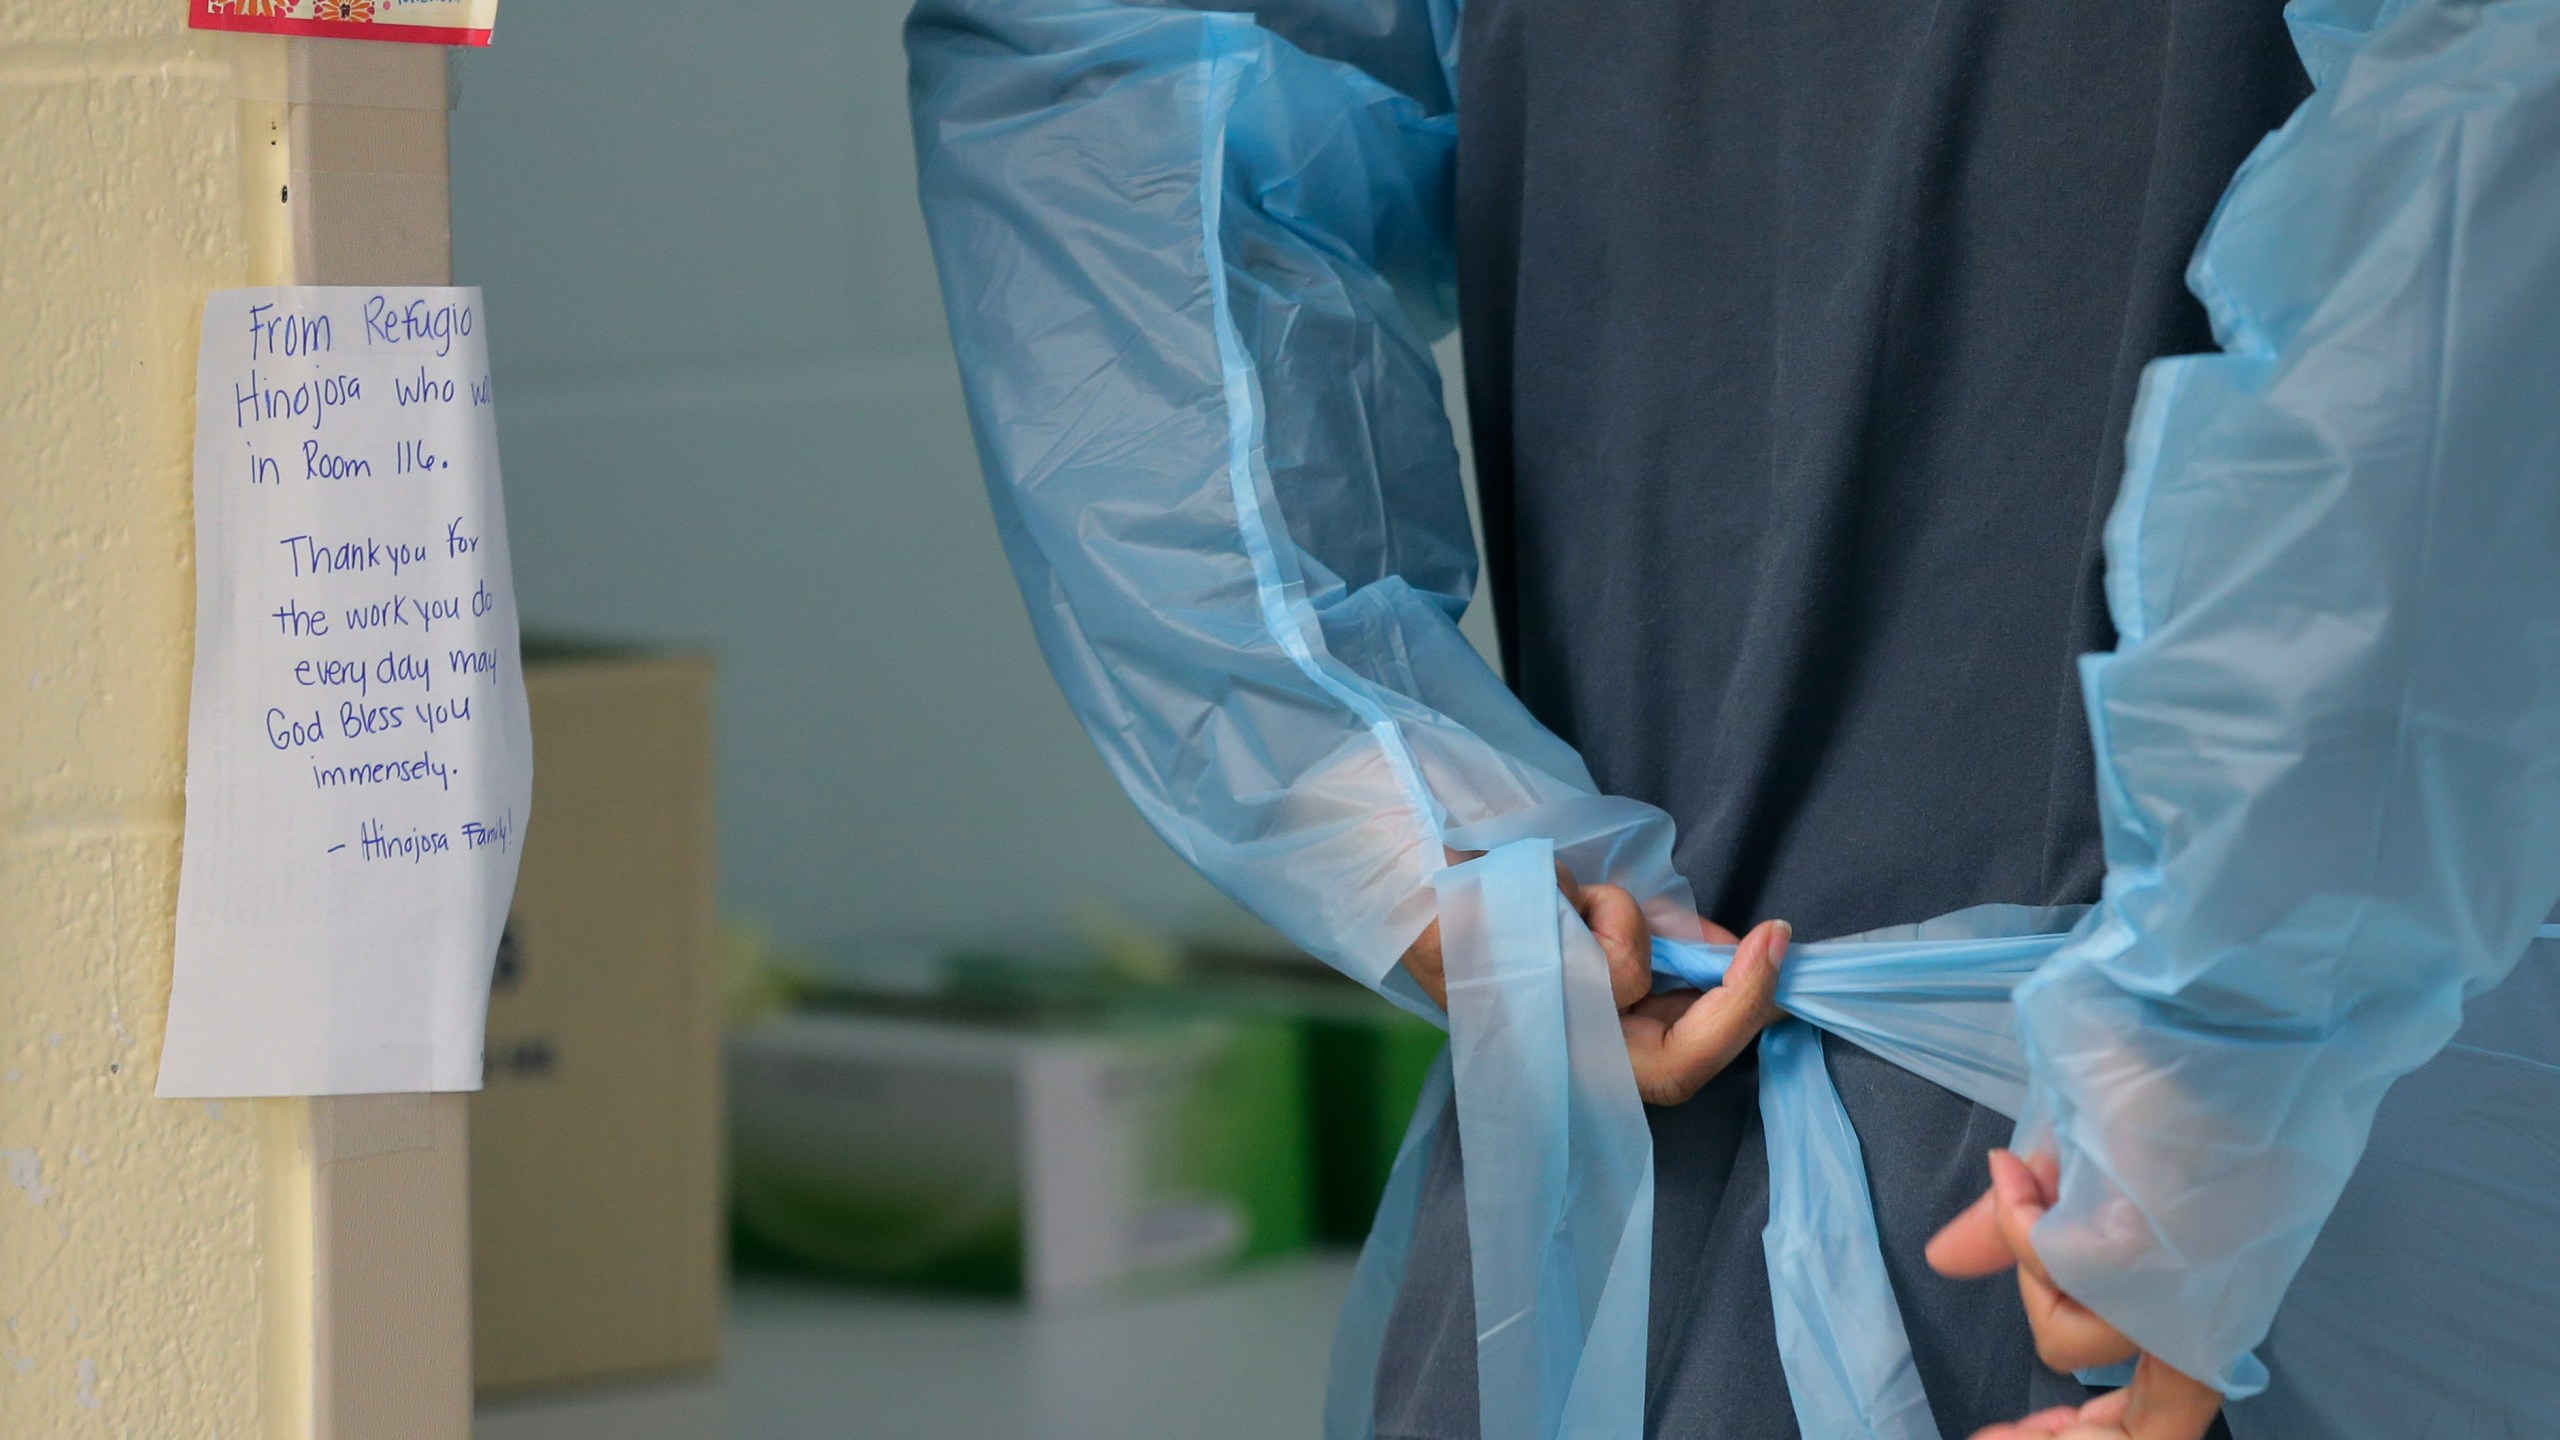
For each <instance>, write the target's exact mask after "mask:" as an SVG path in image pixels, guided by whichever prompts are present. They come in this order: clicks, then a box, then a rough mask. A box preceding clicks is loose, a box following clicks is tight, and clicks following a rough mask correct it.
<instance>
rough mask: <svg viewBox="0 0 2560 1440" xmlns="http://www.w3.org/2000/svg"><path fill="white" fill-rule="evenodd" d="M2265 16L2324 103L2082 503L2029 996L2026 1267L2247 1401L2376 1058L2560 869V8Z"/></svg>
mask: <svg viewBox="0 0 2560 1440" xmlns="http://www.w3.org/2000/svg"><path fill="white" fill-rule="evenodd" d="M2291 13H2292V18H2293V23H2294V25H2295V29H2296V34H2297V38H2298V43H2299V44H2300V45H2301V47H2302V49H2303V51H2304V54H2305V57H2306V60H2307V61H2308V63H2309V64H2310V66H2311V68H2312V70H2313V75H2314V78H2315V80H2316V81H2317V82H2318V85H2319V89H2318V93H2317V94H2316V95H2315V96H2314V98H2313V99H2311V100H2310V101H2309V102H2307V103H2306V104H2305V105H2304V107H2303V109H2302V110H2301V112H2300V113H2298V114H2297V115H2296V116H2295V117H2294V118H2293V120H2292V121H2291V122H2290V123H2289V124H2288V125H2287V126H2286V127H2285V128H2284V129H2283V130H2282V131H2281V132H2279V133H2278V134H2277V135H2276V136H2274V137H2271V139H2270V140H2269V141H2268V142H2267V143H2266V144H2265V145H2264V146H2263V147H2261V149H2260V150H2259V152H2258V153H2257V154H2256V155H2255V156H2253V157H2252V159H2251V160H2250V162H2249V163H2248V165H2247V166H2246V167H2244V169H2243V170H2242V172H2241V175H2240V177H2239V179H2238V180H2237V181H2235V183H2234V185H2233V187H2232V190H2231V193H2230V195H2229V196H2228V197H2227V198H2226V200H2225V201H2224V204H2223V208H2222V210H2221V212H2220V213H2219V214H2218V215H2217V216H2216V218H2215V220H2214V223H2213V225H2212V227H2211V230H2210V232H2209V233H2208V235H2207V238H2206V241H2205V243H2204V245H2203V247H2202V249H2201V250H2200V252H2199V254H2198V257H2197V261H2196V264H2195V267H2194V269H2193V272H2192V280H2193V283H2194V284H2195V286H2196V288H2197V290H2198V293H2199V294H2200V295H2202V296H2203V297H2204V299H2205V301H2206V303H2207V305H2208V307H2209V308H2210V309H2211V311H2212V313H2213V316H2214V321H2215V326H2216V331H2217V334H2218V335H2219V337H2220V338H2221V339H2222V341H2223V344H2224V346H2225V353H2222V354H2217V355H2209V356H2195V357H2187V358H2182V359H2177V360H2170V361H2164V362H2161V363H2159V364H2158V365H2156V366H2155V367H2154V368H2153V370H2152V372H2151V373H2150V375H2149V376H2148V377H2147V380H2146V384H2145V388H2144V392H2143V397H2142V401H2141V403H2140V405H2139V406H2138V407H2137V410H2136V413H2135V418H2134V430H2133V435H2132V440H2131V447H2130V448H2131V463H2130V467H2129V471H2128V474H2127V477H2126V481H2125V491H2124V495H2123V497H2122V499H2121V500H2120V501H2119V503H2118V506H2117V510H2116V513H2115V516H2114V519H2113V522H2112V524H2111V527H2110V530H2109V534H2108V562H2109V576H2108V585H2109V592H2110V601H2111V605H2112V608H2113V611H2114V614H2115V616H2116V620H2117V625H2118V628H2119V629H2120V631H2121V632H2122V635H2123V642H2122V645H2121V646H2120V648H2119V649H2118V650H2117V651H2116V652H2115V653H2113V654H2111V655H2107V656H2102V657H2094V658H2093V659H2092V660H2091V661H2090V662H2089V664H2088V667H2087V672H2086V679H2087V685H2088V691H2089V708H2090V718H2091V725H2092V729H2093V732H2094V735H2095V739H2096V742H2097V751H2098V757H2099V762H2100V763H2099V769H2100V794H2101V800H2102V804H2103V806H2104V812H2105V817H2106V824H2107V827H2108V828H2107V836H2106V840H2107V846H2108V859H2109V879H2108V887H2107V894H2106V897H2105V900H2104V903H2103V904H2102V905H2101V907H2100V909H2099V911H2098V913H2097V914H2096V915H2095V916H2094V917H2093V919H2092V924H2091V925H2090V926H2089V927H2088V928H2086V929H2084V930H2083V932H2082V933H2081V935H2080V938H2079V939H2078V941H2077V942H2076V943H2075V944H2073V945H2071V946H2069V947H2067V948H2066V949H2065V950H2064V951H2063V952H2061V953H2060V954H2059V955H2057V956H2056V957H2055V959H2054V960H2053V961H2052V962H2051V963H2050V964H2049V965H2048V966H2047V967H2045V968H2044V969H2043V970H2042V971H2041V972H2040V973H2038V974H2037V975H2036V976H2035V977H2033V979H2031V980H2030V981H2029V982H2028V983H2027V984H2026V985H2025V986H2024V987H2023V988H2022V989H2021V991H2020V994H2019V1005H2020V1009H2021V1016H2020V1018H2021V1026H2022V1038H2023V1040H2024V1042H2025V1047H2026V1050H2027V1054H2028V1058H2029V1063H2030V1066H2031V1068H2032V1072H2033V1082H2034V1083H2033V1091H2032V1094H2031V1097H2030V1106H2029V1114H2028V1117H2027V1122H2026V1126H2025V1129H2024V1132H2023V1139H2022V1148H2029V1149H2032V1148H2037V1147H2040V1146H2050V1147H2051V1148H2052V1149H2054V1150H2055V1151H2056V1152H2057V1153H2058V1156H2059V1159H2060V1162H2061V1169H2060V1176H2059V1192H2058V1200H2057V1201H2056V1203H2055V1204H2054V1205H2053V1206H2052V1208H2051V1210H2050V1211H2049V1213H2047V1214H2045V1216H2044V1218H2043V1219H2042V1220H2041V1222H2040V1223H2039V1224H2037V1226H2036V1228H2035V1230H2034V1243H2035V1248H2036V1250H2037V1251H2038V1253H2039V1254H2040V1255H2041V1257H2042V1260H2043V1263H2044V1265H2045V1267H2046V1268H2047V1269H2048V1270H2049V1272H2050V1274H2051V1277H2052V1279H2053V1281H2054V1282H2055V1283H2056V1284H2058V1285H2059V1286H2060V1287H2061V1289H2062V1290H2063V1291H2064V1292H2066V1293H2067V1294H2069V1295H2070V1296H2072V1297H2074V1298H2075V1299H2077V1300H2078V1301H2081V1302H2084V1303H2085V1304H2086V1305H2087V1306H2089V1307H2090V1308H2091V1309H2093V1310H2095V1311H2096V1312H2097V1313H2098V1314H2100V1315H2102V1316H2103V1317H2104V1318H2105V1319H2106V1320H2107V1321H2108V1322H2110V1323H2112V1324H2113V1325H2114V1326H2116V1327H2117V1328H2119V1329H2120V1330H2122V1331H2123V1332H2125V1334H2127V1335H2128V1336H2130V1337H2131V1338H2132V1339H2133V1340H2134V1341H2136V1342H2138V1343H2139V1344H2140V1345H2141V1347H2142V1348H2143V1349H2144V1350H2146V1351H2148V1352H2150V1353H2151V1354H2153V1355H2155V1356H2157V1357H2159V1358H2160V1359H2162V1360H2165V1361H2167V1362H2168V1363H2169V1364H2171V1365H2173V1366H2175V1367H2176V1368H2177V1369H2179V1370H2182V1371H2185V1372H2187V1373H2189V1374H2192V1375H2194V1376H2197V1377H2199V1378H2201V1379H2204V1380H2206V1381H2208V1382H2210V1383H2211V1384H2213V1385H2214V1386H2215V1387H2216V1388H2218V1389H2221V1390H2222V1391H2224V1392H2225V1393H2227V1394H2232V1395H2244V1394H2248V1393H2250V1392H2252V1391H2253V1390H2255V1389H2256V1388H2258V1386H2259V1385H2260V1384H2262V1383H2263V1372H2262V1370H2261V1368H2260V1367H2259V1366H2258V1364H2257V1362H2256V1361H2255V1360H2253V1359H2252V1358H2251V1357H2250V1356H2249V1353H2248V1352H2249V1350H2250V1348H2251V1347H2252V1346H2253V1345H2255V1344H2256V1343H2257V1342H2258V1341H2259V1340H2260V1339H2261V1338H2263V1337H2264V1336H2265V1334H2266V1333H2267V1329H2268V1326H2269V1323H2270V1320H2271V1318H2272V1316H2273V1315H2274V1312H2275V1309H2276V1306H2277V1303H2278V1301H2279V1300H2280V1299H2281V1298H2282V1297H2283V1295H2284V1292H2285V1288H2286V1286H2287V1284H2288V1283H2289V1282H2290V1281H2291V1279H2292V1277H2293V1275H2294V1273H2295V1271H2296V1270H2297V1269H2298V1268H2299V1267H2300V1265H2301V1263H2302V1261H2303V1259H2304V1257H2305V1255H2306V1254H2307V1252H2308V1251H2309V1249H2310V1247H2311V1244H2312V1241H2313V1239H2314V1238H2315V1237H2316V1235H2317V1234H2318V1232H2319V1230H2320V1227H2321V1225H2322V1223H2323V1222H2324V1221H2325V1220H2326V1218H2327V1216H2328V1214H2329V1211H2330V1208H2331V1206H2332V1205H2333V1204H2334V1203H2335V1201H2336V1199H2337V1197H2338V1194H2339V1192H2340V1189H2341V1188H2342V1187H2343V1186H2344V1184H2345V1183H2346V1180H2347V1178H2348V1176H2349V1174H2350V1173H2351V1172H2352V1171H2353V1169H2354V1167H2355V1165H2356V1163H2357V1160H2358V1158H2359V1156H2360V1155H2361V1154H2362V1151H2363V1148H2364V1144H2365V1140H2366V1135H2367V1132H2368V1130H2369V1128H2370V1126H2371V1123H2372V1120H2373V1116H2374V1112H2375V1109H2376V1106H2377V1105H2378V1104H2379V1103H2380V1101H2381V1099H2382V1096H2383V1093H2384V1091H2385V1089H2386V1088H2387V1087H2388V1086H2389V1085H2390V1084H2391V1083H2392V1081H2393V1080H2394V1079H2396V1078H2397V1077H2399V1076H2401V1075H2403V1074H2406V1073H2407V1072H2408V1071H2409V1070H2411V1069H2412V1068H2414V1067H2416V1066H2417V1065H2418V1064H2420V1063H2421V1062H2423V1061H2425V1060H2426V1059H2427V1058H2428V1057H2429V1056H2431V1055H2433V1054H2434V1053H2435V1052H2436V1050H2437V1049H2439V1048H2440V1047H2441V1046H2442V1045H2443V1044H2444V1043H2445V1042H2446V1040H2447V1039H2448V1038H2449V1037H2450V1036H2451V1035H2452V1033H2453V1031H2454V1028H2455V1026H2456V1024H2457V1023H2458V1021H2459V1020H2460V1018H2461V1010H2462V1005H2463V1002H2464V1000H2465V999H2466V998H2467V997H2468V996H2471V995H2474V994H2477V993H2478V992H2480V991H2481V990H2482V989H2484V988H2486V987H2488V986H2490V985H2493V984H2495V983H2496V982H2497V981H2498V979H2499V978H2500V977H2501V976H2502V975H2504V974H2505V973H2506V971H2507V970H2508V969H2509V967H2511V966H2512V965H2513V964H2514V963H2515V962H2516V960H2517V958H2518V956H2519V955H2520V954H2521V953H2522V951H2523V949H2524V947H2525V945H2526V943H2527V941H2528V939H2529V938H2530V937H2531V935H2532V933H2533V930H2534V927H2535V925H2536V924H2537V922H2539V921H2541V920H2542V919H2543V918H2544V916H2545V915H2546V914H2547V913H2548V912H2549V910H2550V909H2551V907H2552V905H2553V902H2554V900H2555V899H2556V898H2560V325H2555V323H2554V320H2553V317H2554V315H2555V314H2560V168H2555V167H2554V166H2553V164H2552V163H2551V157H2552V155H2553V153H2554V150H2555V147H2560V0H2486V3H2483V0H2412V3H2394V0H2327V3H2298V4H2297V5H2295V6H2294V7H2293V11H2292V12H2291ZM2440 1218H2441V1220H2442V1223H2446V1224H2454V1225H2459V1224H2461V1223H2462V1217H2460V1216H2445V1217H2440ZM2379 1298H2380V1297H2377V1299H2379ZM2075 1433H2077V1432H2075Z"/></svg>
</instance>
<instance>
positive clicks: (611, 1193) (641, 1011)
mask: <svg viewBox="0 0 2560 1440" xmlns="http://www.w3.org/2000/svg"><path fill="white" fill-rule="evenodd" d="M525 691H526V694H527V697H528V699H529V700H530V701H531V705H532V711H533V752H534V772H533V774H534V778H533V816H532V821H531V824H530V826H529V827H528V829H527V832H526V835H525V852H524V868H523V873H522V877H521V878H520V879H519V880H518V881H517V884H516V898H515V908H514V910H513V912H512V914H511V915H510V918H509V921H508V926H507V936H506V939H505V940H504V941H503V942H502V943H501V945H500V949H499V958H498V975H497V980H496V983H495V985H494V987H493V991H492V994H491V996H490V1003H489V1047H488V1078H487V1082H486V1088H485V1089H483V1090H482V1091H481V1092H480V1093H479V1094H478V1095H476V1096H474V1097H473V1100H472V1110H471V1172H472V1173H471V1230H472V1237H471V1238H472V1247H471V1249H472V1266H471V1272H472V1273H471V1279H472V1304H473V1319H472V1339H473V1368H474V1371H475V1375H476V1378H477V1381H478V1385H479V1389H480V1391H481V1392H482V1393H483V1394H488V1393H492V1392H499V1391H509V1390H520V1389H526V1388H531V1387H537V1386H549V1385H563V1384H576V1383H584V1382H589V1381H595V1380H601V1379H607V1378H614V1377H622V1376H631V1375H641V1374H648V1373H652V1372H664V1371H673V1370H684V1369H691V1368H697V1367H705V1366H709V1365H712V1364H715V1363H716V1362H717V1360H718V1358H719V1338H720V1307H721V1288H722V1287H721V1279H722V1259H723V1254H722V1243H721V1242H722V1227H721V1221H720V1217H721V1199H720V1186H721V1176H722V1171H723V1163H722V1159H721V1135H720V1115H721V1105H720V1060H719V1054H720V1051H719V1046H720V1038H719V1037H720V1015H719V985H718V975H717V960H716V954H717V941H716V934H715V927H716V923H717V921H716V912H715V903H716V902H715V896H714V883H715V878H716V877H715V866H714V835H713V820H712V788H711V763H712V757H711V733H712V731H711V664H710V662H709V661H708V660H707V659H704V658H701V657H697V656H684V655H666V654H653V653H646V652H636V651H617V650H610V649H600V648H586V649H579V648H575V647H564V646H561V645H557V644H551V645H545V644H541V643H539V642H533V641H528V642H527V644H526V646H525Z"/></svg>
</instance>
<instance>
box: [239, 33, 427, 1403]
mask: <svg viewBox="0 0 2560 1440" xmlns="http://www.w3.org/2000/svg"><path fill="white" fill-rule="evenodd" d="M286 85H287V90H286V95H287V98H286V100H285V101H284V102H283V103H282V104H281V105H278V104H274V103H258V102H247V103H246V105H245V108H244V115H243V120H244V123H247V124H249V125H251V126H252V127H253V129H252V133H251V134H250V135H247V136H244V137H243V138H244V141H249V142H252V143H251V144H250V145H248V146H247V147H245V149H244V153H256V152H258V151H260V150H263V152H264V154H265V156H266V157H267V158H266V160H265V162H264V163H263V164H257V163H253V164H252V165H251V166H249V167H248V170H249V175H250V178H249V179H248V180H246V181H245V182H244V183H247V184H250V185H252V186H254V187H255V188H254V189H253V191H252V199H253V203H254V204H255V205H256V211H262V212H264V219H263V223H261V224H259V225H257V226H256V227H255V229H256V230H257V232H258V234H259V241H260V243H258V244H257V245H256V249H257V251H258V253H259V254H260V256H261V257H262V260H272V261H273V262H274V263H275V264H276V265H277V269H278V273H277V274H276V275H275V278H274V281H273V282H272V283H281V284H297V285H443V284H448V283H450V281H451V278H452V268H453V262H452V243H451V229H450V200H449V195H450V189H449V179H448V175H449V167H448V162H447V149H446V114H447V112H446V90H445V56H444V53H443V52H442V51H441V50H440V49H438V48H436V47H432V46H420V45H398V44H380V43H366V42H361V41H344V40H295V41H292V42H290V45H289V49H288V53H287V56H286ZM260 131H263V132H264V136H263V138H265V139H267V140H269V141H271V142H273V143H270V144H267V145H265V146H263V147H261V146H257V145H256V144H255V143H254V142H255V141H256V140H258V139H260V138H261V136H260V134H259V133H258V132H260ZM279 172H281V173H279ZM270 182H273V183H274V184H275V185H276V188H275V190H274V191H273V192H272V193H273V196H274V198H273V199H272V200H269V199H267V196H266V194H265V193H264V192H265V187H266V186H267V184H268V183H270ZM253 213H255V212H253ZM467 1116H468V1110H467V1108H466V1102H465V1098H464V1097H463V1096H460V1095H363V1096H340V1097H325V1098H319V1099H314V1100H310V1101H308V1102H302V1103H301V1104H299V1105H296V1106H293V1107H291V1108H290V1109H289V1110H286V1111H284V1112H282V1113H280V1114H279V1115H278V1116H277V1117H276V1118H275V1120H274V1122H273V1123H271V1124H270V1125H269V1126H268V1127H267V1129H266V1130H265V1131H264V1132H263V1134H262V1140H263V1143H264V1144H265V1145H266V1146H267V1147H268V1150H267V1162H268V1163H267V1173H268V1174H269V1175H270V1176H271V1177H279V1179H280V1181H281V1183H271V1184H270V1185H269V1186H268V1193H267V1194H266V1195H265V1196H264V1197H263V1200H262V1203H263V1205H264V1206H265V1207H266V1213H265V1215H264V1216H263V1217H262V1219H263V1222H264V1224H263V1227H262V1228H266V1229H268V1230H269V1231H270V1233H272V1234H274V1236H275V1237H276V1239H277V1240H278V1241H280V1242H282V1243H278V1244H274V1245H270V1246H268V1247H267V1249H266V1251H265V1265H266V1269H267V1274H266V1277H265V1278H266V1281H267V1284H268V1286H269V1291H268V1293H269V1296H270V1298H269V1301H268V1303H267V1305H266V1322H267V1330H268V1335H269V1338H270V1341H271V1348H270V1351H269V1362H268V1375H267V1377H266V1381H267V1383H268V1384H269V1385H270V1386H273V1387H274V1388H273V1390H271V1392H270V1393H271V1394H272V1395H274V1397H275V1400H276V1402H277V1403H276V1404H274V1405H273V1406H272V1408H271V1409H270V1414H271V1415H273V1416H274V1417H275V1421H276V1423H277V1424H278V1425H279V1426H282V1427H284V1428H283V1430H282V1433H283V1434H284V1435H285V1436H287V1437H289V1440H301V1437H303V1436H308V1437H310V1440H468V1437H469V1435H470V1433H471V1291H470V1277H471V1249H470V1190H469V1163H470V1145H469V1139H468V1132H467V1129H466V1124H467ZM296 1337H307V1339H304V1340H303V1341H302V1343H296Z"/></svg>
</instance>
